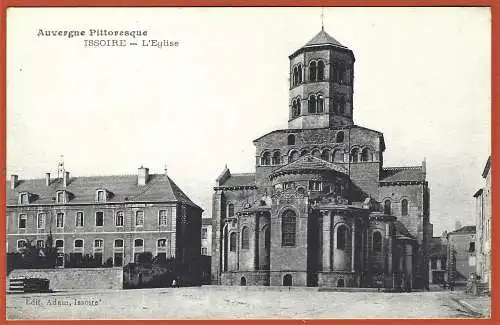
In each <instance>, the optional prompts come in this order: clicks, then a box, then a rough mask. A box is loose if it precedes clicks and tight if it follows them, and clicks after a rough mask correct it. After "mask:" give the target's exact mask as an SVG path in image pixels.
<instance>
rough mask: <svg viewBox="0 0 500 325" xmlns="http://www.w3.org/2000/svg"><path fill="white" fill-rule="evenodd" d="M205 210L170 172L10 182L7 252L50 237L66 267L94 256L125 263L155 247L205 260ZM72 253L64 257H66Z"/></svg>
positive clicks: (155, 251)
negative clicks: (203, 215)
mask: <svg viewBox="0 0 500 325" xmlns="http://www.w3.org/2000/svg"><path fill="white" fill-rule="evenodd" d="M201 213H202V209H201V208H200V207H198V206H197V205H196V204H194V203H193V202H192V201H191V200H190V199H189V198H188V197H187V195H186V194H184V192H182V190H181V189H180V188H179V187H178V186H177V185H176V184H175V183H174V182H173V180H172V179H171V178H170V177H169V176H168V175H167V174H166V171H165V174H164V175H161V174H149V169H148V168H144V167H141V168H139V170H138V174H137V175H126V176H96V177H70V174H69V172H67V171H64V172H63V173H62V177H60V178H55V179H51V177H50V173H47V174H46V175H45V179H43V178H41V179H26V180H24V179H19V177H18V176H17V175H12V176H11V179H10V181H8V182H7V219H6V220H7V252H20V251H22V250H23V249H24V248H25V246H26V245H33V246H34V245H36V246H37V247H38V248H39V249H41V250H43V248H44V246H45V245H46V244H47V239H48V238H49V236H50V237H51V238H52V241H53V245H54V246H55V247H56V248H57V253H58V257H57V265H58V266H59V267H64V265H65V263H68V256H69V258H70V260H71V261H72V262H76V264H78V261H79V260H81V259H82V258H83V257H84V256H86V255H91V256H92V257H93V258H94V259H96V260H97V261H98V264H107V265H110V264H112V265H114V266H123V265H125V264H127V263H130V262H134V261H137V259H138V256H139V255H140V254H141V253H144V252H150V253H151V254H152V256H153V257H154V256H157V257H158V258H162V259H167V258H169V257H175V258H176V259H177V260H178V261H181V262H188V261H193V260H196V259H197V258H199V256H200V249H201V242H200V236H199V234H200V229H201ZM65 256H66V258H65Z"/></svg>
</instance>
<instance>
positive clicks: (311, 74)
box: [309, 61, 316, 81]
mask: <svg viewBox="0 0 500 325" xmlns="http://www.w3.org/2000/svg"><path fill="white" fill-rule="evenodd" d="M309 81H316V62H315V61H312V62H311V63H309Z"/></svg>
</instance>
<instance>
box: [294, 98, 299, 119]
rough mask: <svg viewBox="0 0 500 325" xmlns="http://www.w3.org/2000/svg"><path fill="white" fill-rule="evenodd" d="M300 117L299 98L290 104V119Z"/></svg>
mask: <svg viewBox="0 0 500 325" xmlns="http://www.w3.org/2000/svg"><path fill="white" fill-rule="evenodd" d="M299 115H300V98H296V99H294V100H293V102H292V117H297V116H299Z"/></svg>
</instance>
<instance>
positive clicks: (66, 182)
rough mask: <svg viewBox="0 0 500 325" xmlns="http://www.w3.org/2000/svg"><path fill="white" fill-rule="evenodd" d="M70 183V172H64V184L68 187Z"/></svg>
mask: <svg viewBox="0 0 500 325" xmlns="http://www.w3.org/2000/svg"><path fill="white" fill-rule="evenodd" d="M68 185H69V172H64V175H63V186H64V187H66V186H68Z"/></svg>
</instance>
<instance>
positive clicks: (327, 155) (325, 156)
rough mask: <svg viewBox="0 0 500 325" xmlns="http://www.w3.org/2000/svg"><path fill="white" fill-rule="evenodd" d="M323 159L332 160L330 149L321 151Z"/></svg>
mask: <svg viewBox="0 0 500 325" xmlns="http://www.w3.org/2000/svg"><path fill="white" fill-rule="evenodd" d="M321 159H323V160H326V161H330V150H328V149H325V150H323V152H322V153H321Z"/></svg>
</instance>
